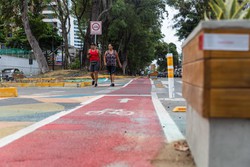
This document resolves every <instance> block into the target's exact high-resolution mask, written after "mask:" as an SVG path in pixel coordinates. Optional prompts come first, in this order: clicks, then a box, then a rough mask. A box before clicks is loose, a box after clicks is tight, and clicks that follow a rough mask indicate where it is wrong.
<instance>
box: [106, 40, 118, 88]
mask: <svg viewBox="0 0 250 167" xmlns="http://www.w3.org/2000/svg"><path fill="white" fill-rule="evenodd" d="M103 60H104V65H105V66H106V67H107V70H108V73H109V75H110V80H111V85H110V86H112V87H113V86H115V84H114V80H115V72H116V62H118V65H119V67H120V68H122V65H121V62H120V59H119V55H118V53H117V51H116V50H114V49H113V46H112V44H109V45H108V50H107V51H106V52H105V54H104V57H103Z"/></svg>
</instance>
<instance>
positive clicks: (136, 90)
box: [111, 78, 151, 95]
mask: <svg viewBox="0 0 250 167" xmlns="http://www.w3.org/2000/svg"><path fill="white" fill-rule="evenodd" d="M111 94H138V95H141V94H148V95H150V94H151V82H150V80H149V79H145V78H138V79H135V80H133V81H132V82H131V83H130V84H129V85H128V86H126V87H125V88H121V89H119V90H117V91H114V92H112V93H111Z"/></svg>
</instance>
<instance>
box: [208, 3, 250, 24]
mask: <svg viewBox="0 0 250 167" xmlns="http://www.w3.org/2000/svg"><path fill="white" fill-rule="evenodd" d="M249 2H250V0H245V1H243V2H239V1H237V0H225V1H223V0H211V1H210V2H209V6H210V7H211V9H212V12H213V13H214V17H213V16H211V15H210V16H209V18H212V19H216V20H223V19H227V20H228V19H250V8H246V5H247V4H248V3H249ZM206 15H207V14H206V13H205V16H206ZM209 18H208V17H207V16H206V19H207V20H208V19H209Z"/></svg>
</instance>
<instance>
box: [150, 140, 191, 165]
mask: <svg viewBox="0 0 250 167" xmlns="http://www.w3.org/2000/svg"><path fill="white" fill-rule="evenodd" d="M179 142H182V143H183V142H184V143H185V141H179ZM176 143H177V142H175V143H171V144H165V145H164V147H163V148H162V150H161V151H160V153H159V154H158V155H157V157H156V158H155V159H154V160H153V161H152V164H153V166H154V167H196V165H195V163H194V160H193V157H192V155H191V152H190V151H189V150H187V151H179V150H176Z"/></svg>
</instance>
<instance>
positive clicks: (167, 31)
mask: <svg viewBox="0 0 250 167" xmlns="http://www.w3.org/2000/svg"><path fill="white" fill-rule="evenodd" d="M166 9H167V11H168V13H169V15H168V17H165V19H164V21H163V25H162V33H163V34H164V35H165V38H164V41H165V42H167V43H170V42H172V43H174V44H175V45H176V46H177V50H178V52H179V53H181V45H182V42H180V41H179V40H178V37H177V36H175V33H176V31H175V30H174V29H172V26H173V24H174V22H173V20H172V19H173V16H174V14H176V13H177V12H178V11H177V10H175V9H173V8H171V7H169V6H167V7H166Z"/></svg>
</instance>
